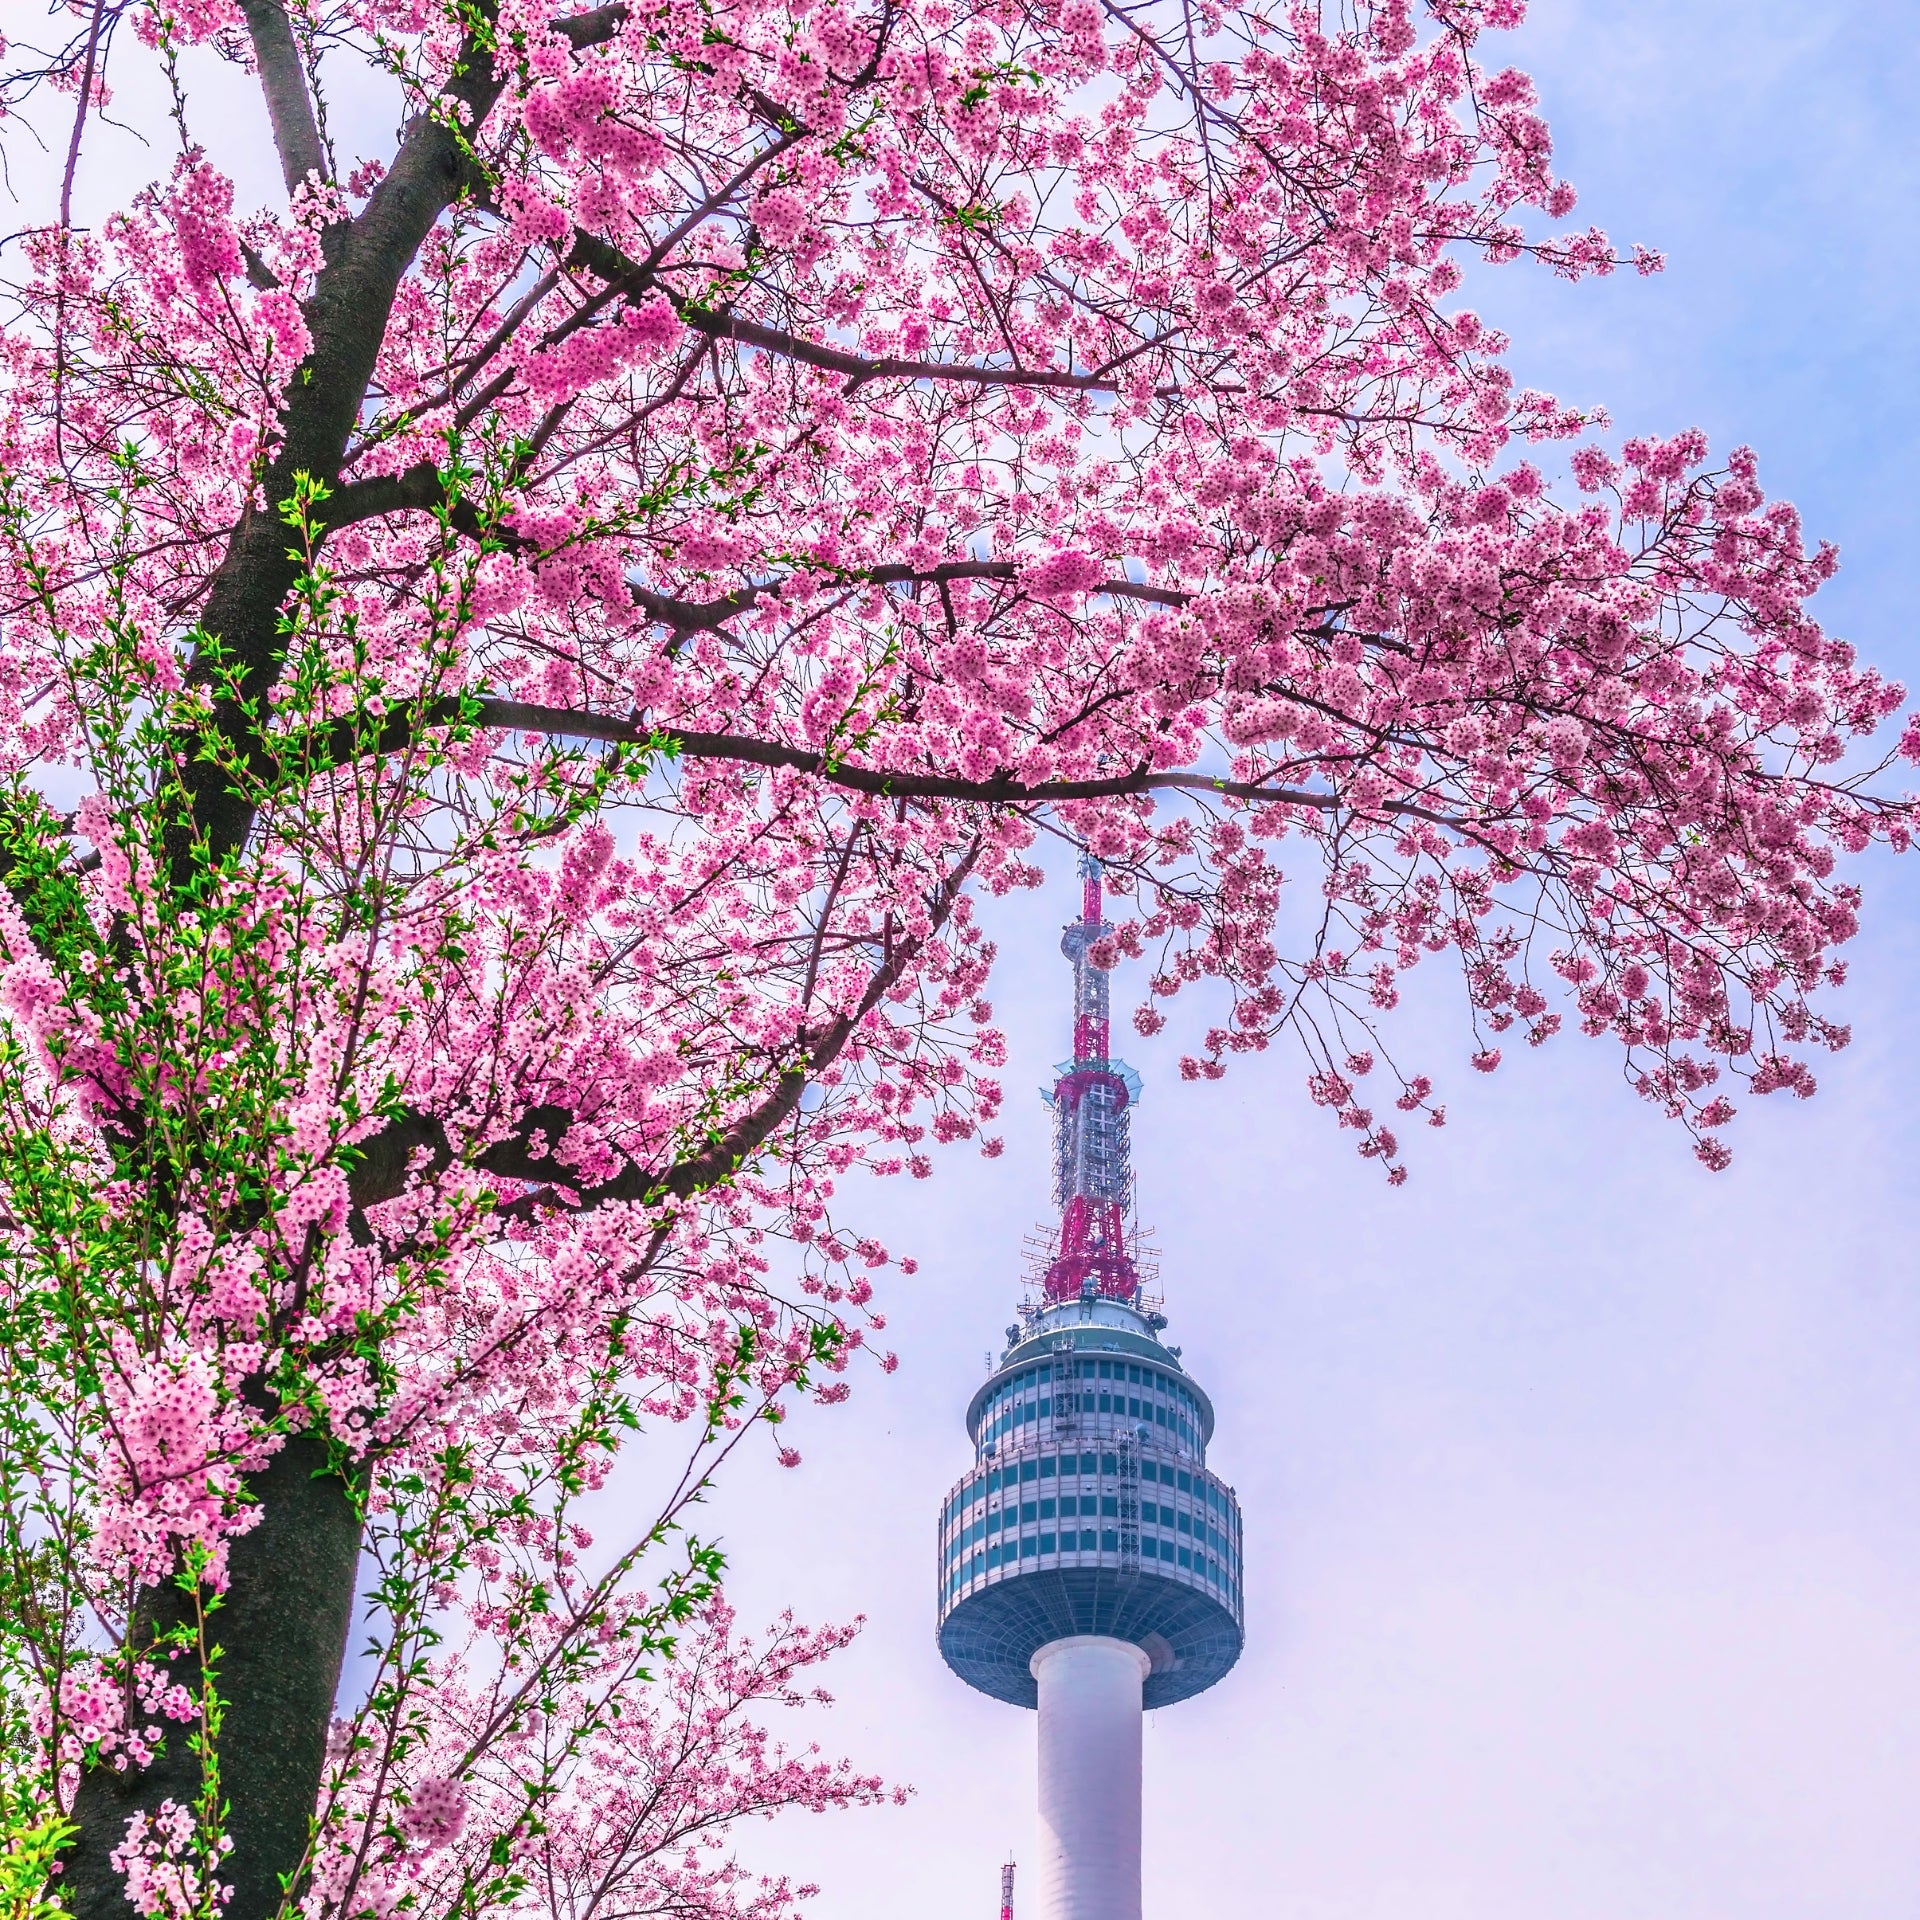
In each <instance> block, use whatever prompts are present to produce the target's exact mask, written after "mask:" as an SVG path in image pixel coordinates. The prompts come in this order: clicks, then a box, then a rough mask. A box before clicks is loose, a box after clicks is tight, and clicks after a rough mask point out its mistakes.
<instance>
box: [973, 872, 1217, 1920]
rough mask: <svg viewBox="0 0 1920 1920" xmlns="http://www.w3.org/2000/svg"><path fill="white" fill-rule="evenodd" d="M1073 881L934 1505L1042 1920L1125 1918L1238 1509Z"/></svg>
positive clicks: (1199, 1666)
mask: <svg viewBox="0 0 1920 1920" xmlns="http://www.w3.org/2000/svg"><path fill="white" fill-rule="evenodd" d="M1080 880H1081V912H1080V918H1079V919H1078V920H1075V921H1072V922H1070V923H1069V924H1068V926H1067V928H1066V931H1065V933H1064V935H1063V936H1062V938H1061V942H1060V949H1061V951H1062V952H1063V953H1064V954H1065V955H1066V957H1067V959H1068V960H1069V961H1070V962H1071V963H1072V965H1073V1058H1072V1059H1071V1060H1065V1061H1062V1062H1061V1063H1060V1065H1059V1066H1058V1067H1057V1068H1056V1069H1055V1078H1054V1083H1053V1086H1052V1088H1051V1090H1049V1091H1047V1092H1046V1093H1044V1094H1043V1095H1042V1097H1043V1098H1044V1099H1045V1100H1046V1101H1047V1103H1048V1104H1049V1105H1050V1106H1051V1107H1052V1109H1053V1188H1054V1203H1055V1206H1056V1208H1057V1210H1058V1226H1057V1227H1056V1228H1054V1229H1053V1230H1052V1231H1051V1232H1049V1233H1047V1234H1045V1235H1044V1236H1042V1237H1041V1238H1040V1239H1039V1240H1038V1241H1037V1242H1036V1243H1035V1244H1034V1245H1033V1247H1032V1250H1031V1256H1030V1258H1031V1272H1030V1280H1031V1285H1030V1287H1029V1291H1028V1295H1027V1298H1026V1299H1025V1300H1024V1301H1023V1302H1022V1305H1021V1309H1020V1316H1019V1318H1018V1320H1017V1321H1015V1322H1014V1324H1012V1325H1011V1326H1009V1327H1008V1328H1007V1339H1006V1346H1005V1348H1004V1349H1003V1350H1002V1351H1001V1353H1000V1355H999V1357H998V1359H997V1360H995V1361H992V1362H991V1364H990V1367H989V1371H988V1374H987V1378H986V1379H985V1380H984V1381H983V1382H982V1383H981V1385H980V1387H979V1388H978V1390H977V1391H976V1392H975V1393H974V1395H973V1398H972V1400H971V1401H970V1402H969V1403H968V1406H967V1433H968V1436H969V1437H970V1438H971V1440H972V1441H973V1445H974V1464H973V1467H972V1469H971V1470H970V1471H969V1472H968V1473H967V1475H966V1476H965V1477H964V1478H963V1479H962V1480H961V1481H960V1483H959V1485H958V1486H956V1487H955V1488H954V1490H953V1491H952V1493H951V1494H949V1495H948V1496H947V1501H946V1504H945V1506H944V1507H942V1509H941V1513H940V1547H939V1621H940V1626H939V1641H940V1652H941V1654H942V1656H943V1657H944V1659H945V1660H946V1662H947V1665H948V1666H950V1667H951V1668H952V1669H953V1670H954V1672H955V1673H957V1674H958V1675H959V1676H960V1678H961V1679H963V1680H964V1681H966V1682H967V1684H968V1685H969V1686H972V1687H977V1688H978V1689H979V1690H980V1691H981V1692H982V1693H986V1694H991V1695H992V1696H993V1698H995V1699H996V1700H1005V1701H1008V1702H1010V1703H1011V1704H1012V1705H1015V1706H1022V1707H1037V1708H1038V1710H1039V1749H1040V1795H1039V1799H1040V1809H1039V1811H1040V1831H1039V1845H1040V1861H1039V1876H1040V1894H1039V1898H1040V1915H1041V1920H1140V1744H1141V1715H1142V1713H1143V1711H1144V1709H1146V1708H1148V1707H1164V1706H1171V1705H1173V1703H1174V1702H1175V1701H1179V1700H1186V1699H1189V1698H1191V1697H1192V1696H1193V1695H1194V1694H1196V1693H1200V1692H1202V1691H1203V1690H1204V1689H1206V1688H1207V1687H1210V1686H1212V1685H1213V1683H1214V1682H1215V1681H1216V1680H1218V1679H1219V1678H1220V1677H1221V1676H1222V1675H1223V1674H1225V1673H1226V1672H1227V1670H1228V1669H1229V1668H1230V1667H1231V1666H1232V1665H1233V1664H1234V1662H1235V1661H1236V1660H1237V1659H1239V1657H1240V1648H1241V1645H1242V1641H1243V1637H1244V1636H1243V1632H1242V1622H1243V1609H1242V1600H1241V1539H1240V1507H1239V1503H1238V1502H1237V1501H1236V1500H1235V1498H1234V1494H1233V1489H1232V1488H1231V1487H1230V1486H1228V1485H1227V1484H1226V1482H1225V1481H1224V1480H1222V1479H1220V1478H1219V1477H1218V1476H1217V1475H1216V1474H1214V1473H1213V1472H1211V1471H1210V1470H1209V1469H1208V1466H1207V1445H1208V1442H1209V1441H1210V1440H1211V1439H1212V1437H1213V1403H1212V1402H1211V1401H1210V1400H1209V1399H1208V1398H1207V1396H1206V1394H1205V1393H1204V1392H1203V1391H1202V1390H1201V1389H1200V1387H1199V1386H1198V1385H1197V1384H1196V1382H1195V1381H1194V1380H1193V1378H1192V1376H1191V1375H1190V1374H1189V1373H1188V1372H1187V1370H1186V1368H1185V1367H1184V1366H1183V1365H1182V1364H1181V1357H1180V1349H1179V1348H1178V1347H1170V1346H1167V1345H1165V1344H1163V1343H1162V1341H1161V1338H1160V1336H1161V1333H1162V1332H1163V1331H1164V1330H1165V1328H1166V1324H1167V1320H1166V1315H1165V1314H1164V1313H1162V1312H1161V1311H1160V1302H1159V1300H1158V1298H1157V1297H1156V1296H1154V1295H1152V1294H1150V1293H1148V1292H1147V1290H1146V1285H1145V1282H1146V1280H1147V1279H1149V1278H1150V1277H1151V1272H1152V1270H1151V1267H1150V1265H1149V1263H1148V1256H1147V1254H1146V1252H1145V1250H1144V1249H1143V1248H1142V1246H1141V1243H1140V1236H1139V1232H1138V1229H1137V1227H1136V1226H1135V1224H1134V1214H1133V1174H1132V1165H1131V1142H1130V1138H1129V1130H1130V1122H1131V1115H1132V1112H1133V1110H1134V1108H1135V1107H1136V1106H1138V1104H1139V1101H1140V1076H1139V1075H1138V1074H1136V1073H1135V1072H1134V1071H1133V1069H1132V1068H1131V1067H1129V1066H1127V1065H1126V1064H1125V1062H1124V1061H1120V1060H1116V1059H1115V1058H1113V1055H1112V1050H1111V1040H1110V1036H1109V1031H1108V1022H1109V1012H1108V991H1107V986H1108V982H1107V971H1106V969H1105V968H1103V967H1099V966H1096V965H1094V963H1093V960H1092V957H1091V956H1092V951H1093V949H1094V947H1095V946H1096V944H1097V943H1098V942H1099V941H1101V940H1102V939H1104V938H1105V937H1106V936H1107V935H1108V934H1109V933H1111V931H1112V929H1111V927H1110V926H1109V925H1108V924H1107V922H1106V920H1105V919H1104V917H1103V916H1102V913H1101V869H1100V866H1099V864H1098V862H1096V861H1094V860H1092V859H1091V858H1084V859H1082V861H1081V863H1080ZM1101 957H1102V958H1106V957H1107V956H1105V955H1102V956H1101ZM1007 1892H1008V1893H1009V1894H1010V1893H1011V1886H1010V1884H1009V1886H1008V1888H1007Z"/></svg>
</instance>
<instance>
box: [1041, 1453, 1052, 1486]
mask: <svg viewBox="0 0 1920 1920" xmlns="http://www.w3.org/2000/svg"><path fill="white" fill-rule="evenodd" d="M1040 1478H1041V1479H1042V1480H1051V1479H1052V1478H1053V1455H1052V1454H1048V1455H1047V1457H1046V1458H1045V1459H1044V1460H1042V1461H1041V1462H1040Z"/></svg>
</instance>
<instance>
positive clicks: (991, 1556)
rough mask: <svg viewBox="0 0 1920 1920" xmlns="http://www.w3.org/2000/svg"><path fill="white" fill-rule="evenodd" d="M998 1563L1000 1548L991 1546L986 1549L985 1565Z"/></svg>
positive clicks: (994, 1565)
mask: <svg viewBox="0 0 1920 1920" xmlns="http://www.w3.org/2000/svg"><path fill="white" fill-rule="evenodd" d="M999 1564H1000V1549H999V1548H998V1547H997V1546H992V1547H989V1548H988V1549H987V1565H988V1566H990V1567H997V1566H998V1565H999Z"/></svg>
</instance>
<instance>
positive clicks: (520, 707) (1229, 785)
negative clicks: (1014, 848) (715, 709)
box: [383, 700, 1465, 830]
mask: <svg viewBox="0 0 1920 1920" xmlns="http://www.w3.org/2000/svg"><path fill="white" fill-rule="evenodd" d="M457 712H458V709H457V706H456V704H455V703H453V702H451V701H449V702H447V703H445V707H444V712H443V713H442V714H441V715H440V717H439V718H437V719H435V718H434V717H432V716H431V715H422V716H421V717H420V718H419V719H418V720H417V721H416V723H415V724H417V725H435V724H438V725H445V724H447V723H448V722H450V721H451V720H452V719H453V718H455V717H456V714H457ZM473 712H474V715H475V717H476V718H477V719H478V720H479V722H480V724H481V725H482V726H489V727H504V728H508V729H512V730H516V731H520V732H526V733H548V734H553V735H555V736H558V737H563V738H570V739H576V740H605V741H608V742H626V743H630V744H635V745H644V744H645V743H646V742H647V741H649V740H651V739H654V738H656V737H659V736H664V737H665V739H666V741H667V743H668V746H667V750H668V751H669V752H670V753H672V754H673V755H675V756H676V757H677V758H681V759H687V760H732V761H738V762H740V763H741V764H743V765H747V766H757V767H791V768H793V769H794V771H796V772H798V773H806V774H812V775H813V776H814V777H815V778H817V779H820V780H824V781H825V782H826V783H827V784H828V785H829V786H836V787H844V788H846V789H847V790H848V791H849V792H852V793H871V794H878V795H881V796H883V797H885V798H887V799H897V800H960V801H973V802H976V803H978V804H980V805H983V806H1044V805H1046V804H1048V803H1049V802H1053V801H1062V800H1110V799H1120V798H1124V797H1125V796H1127V795H1129V794H1143V793H1210V794H1216V795H1218V796H1219V797H1220V798H1222V799H1227V800H1247V801H1253V802H1255V803H1259V804H1265V805H1274V806H1293V807H1312V808H1314V809H1315V810H1316V811H1317V812H1321V813H1342V812H1348V811H1352V810H1353V808H1352V803H1351V802H1349V801H1344V800H1341V799H1340V798H1339V797H1338V796H1337V795H1334V794H1330V793H1315V792H1313V791H1311V790H1310V789H1308V788H1305V787H1276V786H1273V785H1271V784H1270V783H1269V782H1267V781H1264V780H1222V779H1219V778H1216V777H1215V776H1214V775H1212V774H1205V773H1156V772H1153V771H1151V770H1150V769H1148V768H1145V767H1135V768H1133V769H1132V770H1130V771H1129V772H1126V773H1115V774H1098V775H1094V776H1092V777H1091V778H1087V779H1079V780H1030V781H1023V780H1017V779H1015V778H1014V777H1013V775H1011V774H994V775H993V776H991V777H990V778H988V779H985V780H971V779H967V778H965V777H964V776H962V775H958V774H945V773H909V772H903V771H892V770H889V769H887V768H884V767H855V766H849V765H848V764H847V763H846V762H845V761H844V760H838V759H835V758H834V757H833V756H832V755H830V754H825V753H820V752H818V751H816V750H815V749H814V748H812V747H794V746H788V745H786V744H784V743H783V742H780V741H777V740H756V739H754V738H752V737H751V736H750V735H746V734H735V733H700V732H695V731H687V730H682V729H679V728H675V727H671V726H664V725H661V724H659V723H654V722H644V721H639V720H622V719H619V718H617V717H615V716H614V715H612V714H599V713H585V712H580V711H577V710H574V709H571V708H562V707H543V706H537V705H534V704H532V703H530V702H526V701H519V700H479V701H476V702H475V703H474V704H473ZM383 744H385V743H384V742H383ZM396 744H397V742H396ZM1368 811H1372V812H1378V813H1386V814H1394V815H1399V816H1404V817H1407V818H1411V819H1416V820H1428V821H1431V822H1432V823H1433V824H1434V825H1436V826H1442V827H1449V828H1454V829H1456V830H1458V829H1462V828H1463V827H1464V824H1465V823H1463V822H1461V821H1457V820H1453V819H1450V818H1449V817H1448V816H1447V815H1445V814H1442V813H1436V812H1435V811H1434V810H1433V809H1432V808H1430V807H1423V806H1421V805H1419V804H1418V803H1417V802H1415V801H1411V800H1381V801H1380V802H1378V803H1377V805H1376V806H1375V807H1373V808H1371V809H1368Z"/></svg>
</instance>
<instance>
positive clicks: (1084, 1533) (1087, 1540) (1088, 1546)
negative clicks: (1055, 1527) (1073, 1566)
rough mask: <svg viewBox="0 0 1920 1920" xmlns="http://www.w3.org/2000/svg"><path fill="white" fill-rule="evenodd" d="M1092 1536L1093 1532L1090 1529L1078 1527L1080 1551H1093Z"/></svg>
mask: <svg viewBox="0 0 1920 1920" xmlns="http://www.w3.org/2000/svg"><path fill="white" fill-rule="evenodd" d="M1093 1538H1094V1537H1093V1533H1092V1531H1091V1530H1090V1529H1088V1528H1086V1527H1082V1528H1081V1529H1080V1551H1081V1552H1082V1553H1091V1552H1092V1551H1093Z"/></svg>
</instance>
